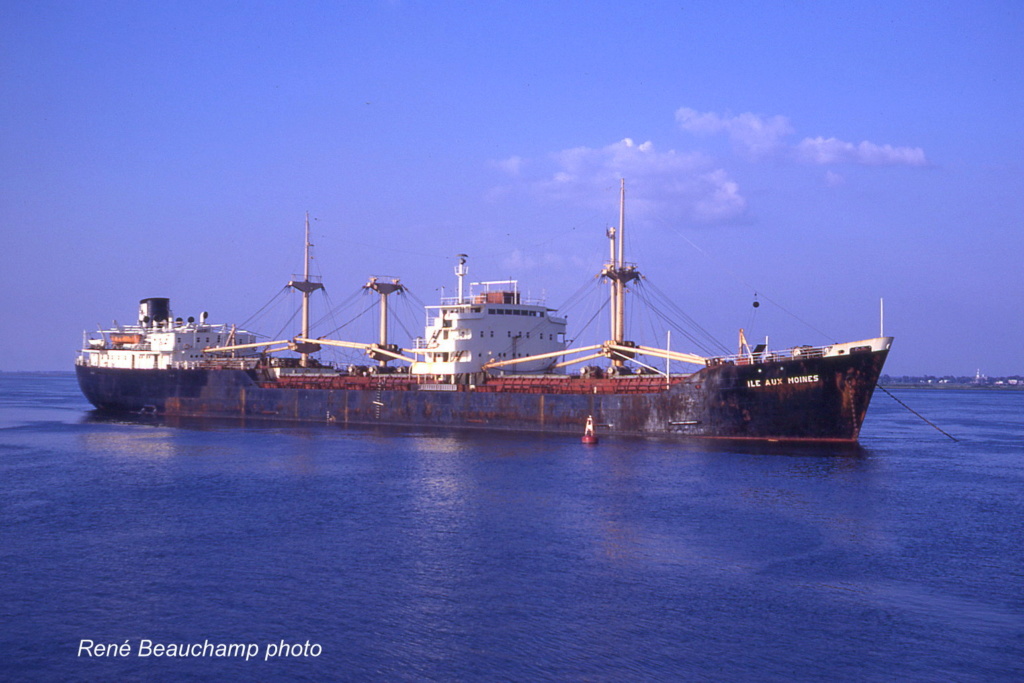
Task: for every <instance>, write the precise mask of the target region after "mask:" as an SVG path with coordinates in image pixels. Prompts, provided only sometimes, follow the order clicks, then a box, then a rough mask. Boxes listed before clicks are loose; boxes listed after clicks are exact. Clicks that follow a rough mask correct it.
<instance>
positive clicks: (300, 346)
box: [288, 211, 324, 368]
mask: <svg viewBox="0 0 1024 683" xmlns="http://www.w3.org/2000/svg"><path fill="white" fill-rule="evenodd" d="M312 246H313V245H312V243H311V242H310V241H309V212H308V211H307V212H306V241H305V251H304V253H303V258H302V279H301V280H298V281H296V280H292V281H291V282H289V283H288V286H289V287H291V288H293V289H297V290H299V291H300V292H302V338H303V339H308V338H309V295H310V294H311V293H312V292H315V291H316V290H318V289H323V288H324V286H323V283H320V282H310V280H309V260H310V256H309V248H310V247H312ZM295 350H296V351H298V352H299V365H301V366H302V367H304V368H308V367H309V354H311V353H315V352H316V351H319V350H320V345H319V344H311V343H309V342H300V343H296V344H295Z"/></svg>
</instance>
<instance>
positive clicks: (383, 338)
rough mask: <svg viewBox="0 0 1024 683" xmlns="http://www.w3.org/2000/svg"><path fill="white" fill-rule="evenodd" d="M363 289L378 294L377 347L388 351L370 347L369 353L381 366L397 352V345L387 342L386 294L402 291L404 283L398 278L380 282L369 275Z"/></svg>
mask: <svg viewBox="0 0 1024 683" xmlns="http://www.w3.org/2000/svg"><path fill="white" fill-rule="evenodd" d="M363 289H372V290H373V291H375V292H377V294H379V295H380V337H379V344H378V348H380V349H384V351H386V352H390V353H384V354H381V353H377V352H376V350H375V349H370V350H369V353H370V356H371V357H372V358H373V359H374V360H376V361H377V363H378V364H379V365H380V366H381V367H384V366H386V365H387V364H388V361H389V360H392V359H393V358H395V354H397V353H398V346H397V345H395V344H388V295H390V294H393V293H395V292H399V293H401V292H404V291H405V285H403V284H401V283H400V282H399V281H398V278H392V280H391V282H381V281H380V279H379V278H377V277H371V278H370V281H369V282H367V283H366V284H365V285H363Z"/></svg>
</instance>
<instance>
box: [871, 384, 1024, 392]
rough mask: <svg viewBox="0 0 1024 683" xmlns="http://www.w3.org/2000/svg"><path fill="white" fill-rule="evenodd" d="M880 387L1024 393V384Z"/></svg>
mask: <svg viewBox="0 0 1024 683" xmlns="http://www.w3.org/2000/svg"><path fill="white" fill-rule="evenodd" d="M878 386H880V387H883V388H885V389H889V390H892V389H924V390H926V391H932V390H939V391H941V390H943V389H964V390H970V391H1024V384H951V383H949V382H946V383H944V384H939V383H938V382H933V383H931V384H928V383H925V382H920V383H913V384H910V383H903V382H891V383H888V384H883V383H882V382H879V383H878Z"/></svg>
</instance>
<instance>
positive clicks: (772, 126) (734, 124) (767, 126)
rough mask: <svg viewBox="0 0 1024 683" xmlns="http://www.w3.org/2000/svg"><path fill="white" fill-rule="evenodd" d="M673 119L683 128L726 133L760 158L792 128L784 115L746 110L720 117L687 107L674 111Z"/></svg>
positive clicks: (772, 150) (708, 133)
mask: <svg viewBox="0 0 1024 683" xmlns="http://www.w3.org/2000/svg"><path fill="white" fill-rule="evenodd" d="M676 122H677V123H678V124H679V127H680V128H682V129H683V130H686V131H689V132H691V133H697V134H702V135H714V134H717V133H726V134H727V135H728V136H729V139H730V140H731V141H732V143H733V145H735V146H736V147H737V148H739V149H740V150H741V151H743V152H744V153H746V154H748V155H750V156H752V157H762V156H766V155H768V154H771V153H773V152H775V151H776V150H777V149H779V148H780V147H782V146H783V141H784V139H785V138H786V136H788V135H791V134H792V133H793V127H792V126H791V125H790V123H789V119H787V118H786V117H785V116H770V117H763V116H758V115H757V114H752V113H750V112H747V113H744V114H739V115H738V116H729V115H726V116H720V115H718V114H716V113H714V112H704V113H701V112H698V111H696V110H694V109H690V108H688V107H682V108H680V109H677V110H676Z"/></svg>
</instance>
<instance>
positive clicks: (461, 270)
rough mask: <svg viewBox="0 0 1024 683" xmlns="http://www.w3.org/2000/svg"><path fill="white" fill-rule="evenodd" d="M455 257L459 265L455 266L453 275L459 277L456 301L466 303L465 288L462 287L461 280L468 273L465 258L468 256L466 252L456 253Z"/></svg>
mask: <svg viewBox="0 0 1024 683" xmlns="http://www.w3.org/2000/svg"><path fill="white" fill-rule="evenodd" d="M455 258H457V259H459V265H457V266H455V275H456V276H457V277H458V278H459V300H458V301H457V302H456V303H460V304H463V303H466V299H465V290H464V289H463V280H465V278H466V275H467V274H468V273H469V267H468V266H467V265H466V259H467V258H469V256H468V255H467V254H456V255H455Z"/></svg>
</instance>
